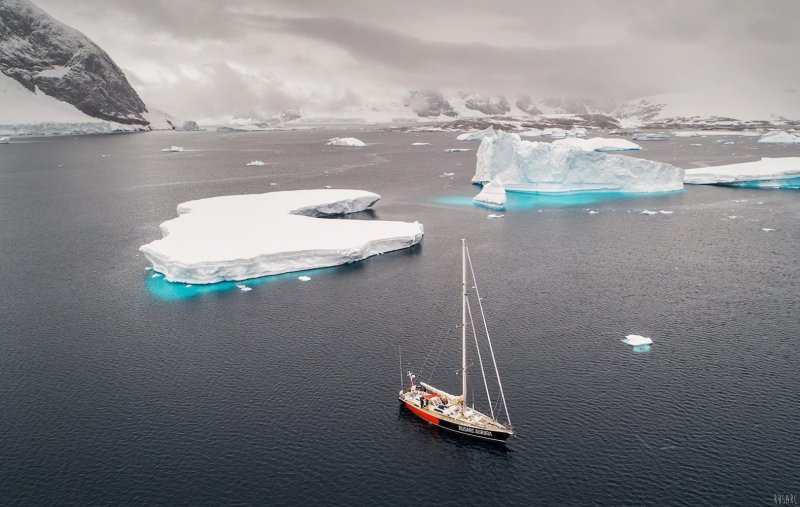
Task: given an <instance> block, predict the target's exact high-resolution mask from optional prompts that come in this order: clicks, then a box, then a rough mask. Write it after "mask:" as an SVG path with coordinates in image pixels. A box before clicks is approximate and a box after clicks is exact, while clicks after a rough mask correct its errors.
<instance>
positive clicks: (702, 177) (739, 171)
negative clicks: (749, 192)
mask: <svg viewBox="0 0 800 507" xmlns="http://www.w3.org/2000/svg"><path fill="white" fill-rule="evenodd" d="M685 172H686V175H685V177H684V182H685V183H690V184H693V185H730V186H745V187H759V188H800V157H784V158H762V159H761V160H757V161H755V162H743V163H741V164H728V165H718V166H713V167H699V168H696V169H686V171H685Z"/></svg>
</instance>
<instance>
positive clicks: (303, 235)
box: [139, 189, 423, 284]
mask: <svg viewBox="0 0 800 507" xmlns="http://www.w3.org/2000/svg"><path fill="white" fill-rule="evenodd" d="M378 199H380V196H379V195H378V194H374V193H372V192H366V191H363V190H340V189H336V190H325V189H321V190H295V191H287V192H271V193H266V194H248V195H229V196H221V197H212V198H209V199H199V200H196V201H189V202H185V203H183V204H179V205H178V215H179V216H178V218H174V219H172V220H168V221H166V222H164V223H162V224H161V232H162V235H163V238H162V239H159V240H156V241H153V242H151V243H148V244H146V245H143V246H141V247H140V248H139V250H140V251H141V252H142V253H144V255H145V257H146V258H147V260H148V261H150V262H151V263H152V264H153V269H155V270H156V271H158V272H160V273H163V274H164V276H165V278H166V279H167V280H169V281H171V282H182V283H190V284H204V283H215V282H221V281H225V280H245V279H248V278H257V277H261V276H266V275H275V274H279V273H287V272H290V271H302V270H306V269H313V268H321V267H327V266H336V265H339V264H345V263H349V262H354V261H359V260H362V259H365V258H367V257H370V256H372V255H376V254H381V253H385V252H390V251H392V250H399V249H402V248H407V247H410V246H412V245H415V244H417V243H419V242H420V240H421V239H422V234H423V228H422V224H420V223H417V222H414V223H408V222H389V221H383V220H324V219H320V218H316V217H324V216H331V215H339V214H346V213H355V212H359V211H363V210H365V209H367V208H369V207H370V206H372V205H373V204H374V203H375V202H376V201H378Z"/></svg>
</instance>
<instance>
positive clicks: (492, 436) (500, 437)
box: [400, 399, 511, 444]
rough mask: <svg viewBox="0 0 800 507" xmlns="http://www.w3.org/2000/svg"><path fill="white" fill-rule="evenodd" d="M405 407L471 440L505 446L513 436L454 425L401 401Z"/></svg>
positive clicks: (420, 416) (434, 423)
mask: <svg viewBox="0 0 800 507" xmlns="http://www.w3.org/2000/svg"><path fill="white" fill-rule="evenodd" d="M400 402H401V403H403V405H404V406H405V407H406V408H407V409H409V410H410V411H411V412H412V413H413V414H414V415H416V416H418V417H419V418H420V419H422V420H424V421H427V422H429V423H431V424H433V425H435V426H438V427H440V428H443V429H446V430H447V431H452V432H453V433H458V434H459V435H464V436H467V437H471V438H479V439H481V440H488V441H490V442H496V443H499V444H504V443H505V442H506V440H508V437H509V436H511V434H510V433H505V432H501V431H490V430H485V429H482V428H473V427H471V426H464V425H463V424H458V423H454V422H452V421H448V420H446V419H440V418H439V417H436V416H434V415H432V414H430V413H428V412H424V411H422V410H420V409H419V408H417V407H415V406H414V405H412V404H410V403H407V402H406V401H404V400H402V399H401V400H400Z"/></svg>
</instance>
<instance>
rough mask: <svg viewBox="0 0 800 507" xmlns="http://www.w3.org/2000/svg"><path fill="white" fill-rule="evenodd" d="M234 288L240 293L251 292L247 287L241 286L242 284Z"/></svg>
mask: <svg viewBox="0 0 800 507" xmlns="http://www.w3.org/2000/svg"><path fill="white" fill-rule="evenodd" d="M236 287H237V288H238V289H239V290H240V291H242V292H249V291H251V290H253V289H252V288H251V287H248V286H247V285H243V284H239V285H237V286H236Z"/></svg>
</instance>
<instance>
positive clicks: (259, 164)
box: [245, 160, 266, 167]
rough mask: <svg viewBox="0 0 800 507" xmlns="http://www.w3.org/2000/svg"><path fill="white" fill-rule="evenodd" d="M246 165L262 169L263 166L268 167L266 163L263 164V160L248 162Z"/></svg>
mask: <svg viewBox="0 0 800 507" xmlns="http://www.w3.org/2000/svg"><path fill="white" fill-rule="evenodd" d="M245 165H247V166H250V167H261V166H263V165H266V164H265V163H264V162H262V161H261V160H253V161H252V162H248V163H247V164H245Z"/></svg>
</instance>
